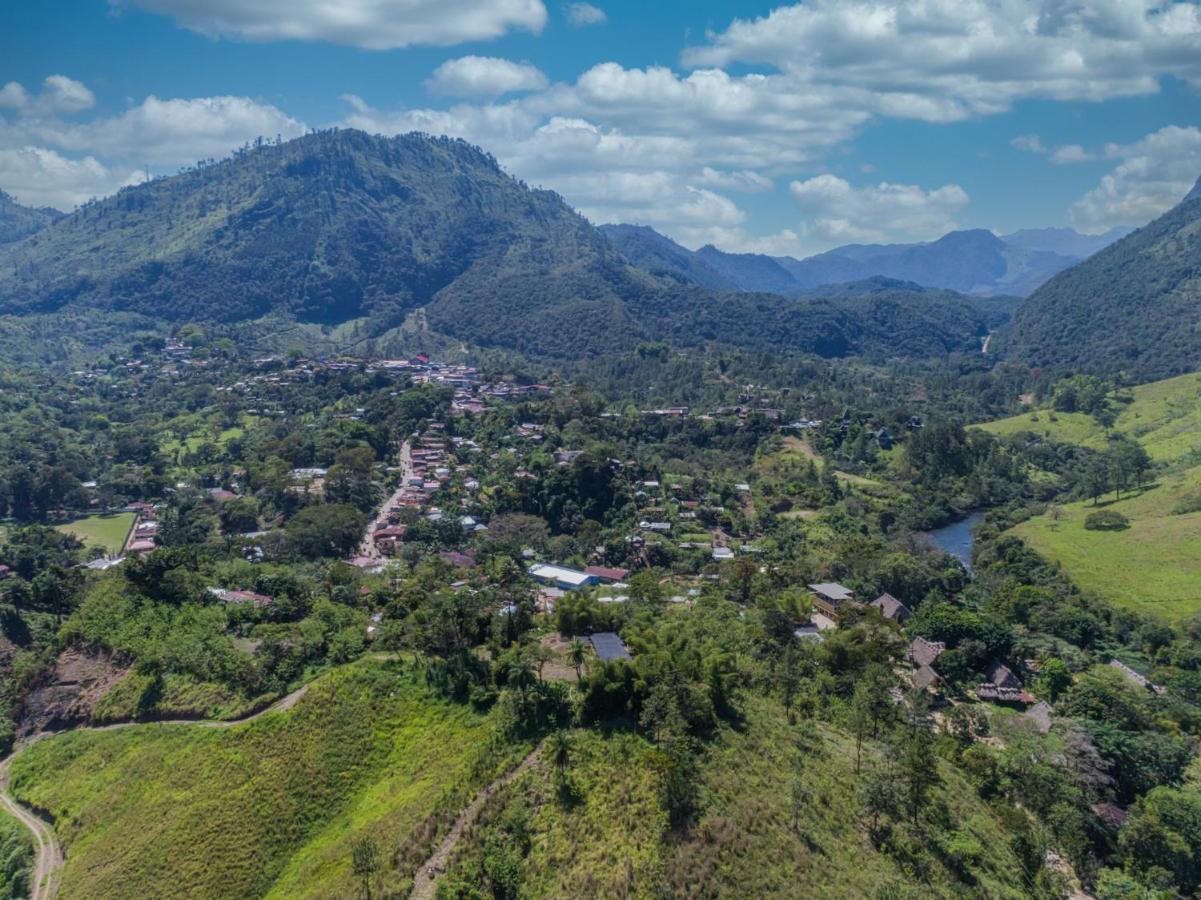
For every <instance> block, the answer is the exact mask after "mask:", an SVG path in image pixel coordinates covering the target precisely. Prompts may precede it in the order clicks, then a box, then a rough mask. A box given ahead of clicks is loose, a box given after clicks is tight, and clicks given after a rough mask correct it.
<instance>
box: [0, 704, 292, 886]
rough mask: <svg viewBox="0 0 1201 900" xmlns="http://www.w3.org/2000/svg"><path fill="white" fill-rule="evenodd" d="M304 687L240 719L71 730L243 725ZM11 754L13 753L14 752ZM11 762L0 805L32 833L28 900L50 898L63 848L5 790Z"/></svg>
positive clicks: (49, 828) (47, 826)
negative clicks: (33, 849)
mask: <svg viewBox="0 0 1201 900" xmlns="http://www.w3.org/2000/svg"><path fill="white" fill-rule="evenodd" d="M308 690H309V686H308V685H307V684H306V685H304V686H303V687H300V688H297V689H296V690H294V691H292V693H290V694H288V695H287V696H286V697H282V698H280V699H279V700H277V701H276V702H275V703H272V704H271V705H270V706H268V707H267V708H266V709H261V710H259V711H258V712H256V713H254V714H253V715H249V716H245V717H244V718H241V719H228V720H213V719H201V720H197V719H173V720H169V721H164V722H154V723H147V722H117V723H115V724H112V725H95V726H85V727H83V728H79V729H74V730H77V731H115V730H116V729H118V728H132V727H134V726H135V725H141V726H146V725H151V724H154V725H195V726H198V727H200V728H232V727H233V726H234V725H245V724H246V723H247V722H253V721H254V720H255V719H259V718H262V717H263V716H265V715H267V714H268V713H274V712H283V711H285V710H289V709H291V708H292V707H293V706H295V705H296V704H297V703H299V702H300V698H302V697H303V696H304V695H305V694H306V693H308ZM53 735H54V733H53V732H42V733H40V734H36V735H34V736H33V737H32V738H29V739H28V740H27V741H24V742H22V744H21V745H20V746H19V747H18V748H17V749H18V750H22V749H24V748H25V747H27V746H29V745H30V744H32V743H35V742H36V741H39V740H41V739H42V738H44V737H53ZM13 755H15V752H14V754H13ZM12 761H13V756H9V757H8V758H7V759H6V760H4V761H3V762H0V805H2V806H3V807H4V808H5V809H7V810H8V812H9V813H11V814H12V816H13V817H14V818H15V819H17V821H19V822H20V823H21V824H22V825H24V826H25V827H26V828H28V829H29V831H30V833H32V834H33V841H34V845H35V847H36V849H37V860H36V862H35V863H34V867H33V873H32V874H31V875H30V881H29V900H53V898H54V896H55V895H56V894H57V893H58V883H59V876H60V875H61V874H62V868H63V860H64V857H63V848H62V845H61V844H59V842H58V838H57V837H55V835H54V827H53V825H52V824H51V823H49V822H47V821H46V820H44V819H43V818H41V816H38V815H37V814H35V813H33V812H31V811H29V810H28V809H26V808H25V807H24V806H22V805H21V804H20V803H19V802H18V801H17V799H16V798H15V797H14V796H13V795H12V792H11V791H10V790H9V767H10V766H11V765H12Z"/></svg>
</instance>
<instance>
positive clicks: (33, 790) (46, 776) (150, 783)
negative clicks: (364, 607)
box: [12, 660, 522, 900]
mask: <svg viewBox="0 0 1201 900" xmlns="http://www.w3.org/2000/svg"><path fill="white" fill-rule="evenodd" d="M490 733H491V727H490V723H489V720H488V718H487V717H486V716H482V715H480V714H478V713H475V712H473V711H472V710H471V708H470V707H466V706H461V705H454V704H451V703H448V702H446V701H444V700H442V699H440V698H437V697H435V696H434V695H432V694H430V693H429V692H428V691H427V690H426V689H425V688H424V687H421V686H419V684H418V683H417V675H416V672H415V670H413V669H411V668H408V667H406V666H404V665H403V664H401V663H383V662H378V661H371V660H367V661H363V662H360V663H357V664H354V665H352V666H347V667H343V668H341V669H338V670H336V671H334V672H333V673H331V674H329V675H327V676H325V677H323V678H321V679H319V680H318V681H316V682H315V683H314V684H313V685H312V687H311V689H310V690H309V692H308V693H307V695H306V696H305V697H304V698H303V699H302V700H301V701H300V703H299V704H298V705H297V706H296V707H295V708H294V709H292V710H290V711H288V712H286V713H274V714H270V715H267V716H265V717H263V718H261V719H259V720H256V721H254V722H251V723H247V724H245V725H239V726H234V727H232V728H222V729H218V728H208V727H204V726H194V725H184V726H156V725H147V726H138V727H133V728H125V729H120V730H115V731H75V732H70V733H66V734H63V735H60V736H58V737H55V738H51V739H47V740H44V741H42V742H40V743H38V744H35V745H34V746H32V747H31V748H30V749H28V750H26V751H25V752H23V753H22V754H20V755H19V756H18V757H17V758H16V759H15V760H14V762H13V767H12V774H13V790H14V793H15V794H16V795H17V796H18V797H19V798H20V799H21V800H22V801H23V802H25V803H28V804H30V805H33V806H35V807H38V808H41V809H45V810H48V811H49V812H50V814H51V815H52V816H53V817H54V820H55V823H56V829H57V831H58V834H59V837H60V840H61V841H62V842H63V844H64V848H65V851H66V857H67V863H66V867H65V869H64V872H63V882H62V896H63V897H64V898H73V897H79V898H83V897H87V898H89V900H99V898H105V897H112V898H125V897H169V896H179V895H180V890H181V886H186V893H187V894H188V895H189V896H204V897H230V898H235V897H236V898H246V897H260V896H278V897H281V898H282V897H287V898H296V897H335V896H342V895H346V896H352V895H353V894H354V888H353V886H352V877H351V874H350V866H351V850H352V845H353V844H354V843H355V841H357V840H359V839H360V838H363V837H370V838H372V839H373V840H374V841H375V842H376V844H377V845H378V847H379V853H380V856H381V858H382V859H383V860H384V865H383V867H382V870H381V873H380V877H379V883H380V886H381V887H384V886H386V887H387V888H388V889H389V890H392V891H400V890H403V888H404V886H405V884H406V883H407V882H408V881H409V879H411V878H412V875H413V873H414V871H415V869H416V867H417V865H418V864H419V863H420V861H421V859H422V858H424V855H425V853H426V852H427V850H428V846H429V845H430V844H431V843H432V842H433V837H434V836H435V834H436V832H437V831H438V830H439V828H444V827H445V826H446V824H447V821H448V820H449V819H453V817H454V814H455V811H456V810H457V809H458V808H459V807H460V806H462V805H463V804H464V803H466V801H467V800H468V799H469V798H470V797H471V796H472V795H473V794H474V793H475V792H476V790H477V789H478V788H479V786H480V785H481V784H482V783H484V782H486V781H487V780H488V778H489V777H491V775H492V774H493V771H494V770H498V769H503V768H505V767H506V766H507V765H508V763H509V762H510V759H509V755H510V754H509V753H507V752H506V750H504V749H501V750H498V749H496V747H495V746H494V745H493V744H492V743H491V742H490V741H489V740H488V737H489V735H490ZM509 749H510V750H512V751H513V752H518V753H520V752H521V749H522V748H520V747H516V748H509Z"/></svg>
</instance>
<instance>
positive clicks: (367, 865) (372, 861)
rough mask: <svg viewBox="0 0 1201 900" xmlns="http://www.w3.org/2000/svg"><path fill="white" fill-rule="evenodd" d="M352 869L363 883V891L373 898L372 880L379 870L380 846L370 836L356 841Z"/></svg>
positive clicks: (352, 855)
mask: <svg viewBox="0 0 1201 900" xmlns="http://www.w3.org/2000/svg"><path fill="white" fill-rule="evenodd" d="M351 869H352V870H353V871H354V875H355V877H356V878H358V879H359V880H360V881H361V882H362V885H363V893H364V894H365V895H366V896H367V900H371V881H372V879H373V878H374V877H375V873H376V872H378V871H379V848H378V847H377V846H376V844H375V841H373V840H372V839H371V838H369V837H365V838H360V839H359V840H357V841H355V842H354V846H353V848H352V849H351Z"/></svg>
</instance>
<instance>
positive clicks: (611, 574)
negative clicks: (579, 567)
mask: <svg viewBox="0 0 1201 900" xmlns="http://www.w3.org/2000/svg"><path fill="white" fill-rule="evenodd" d="M584 572H585V573H586V574H588V575H595V576H596V577H597V578H601V579H608V580H610V581H621V580H622V579H624V578H625V577H626V576H627V575H629V574H630V570H629V569H616V568H612V569H611V568H609V567H608V566H588V568H586V569H584Z"/></svg>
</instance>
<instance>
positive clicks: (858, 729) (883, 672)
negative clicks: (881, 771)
mask: <svg viewBox="0 0 1201 900" xmlns="http://www.w3.org/2000/svg"><path fill="white" fill-rule="evenodd" d="M889 682H890V679H889V677H888V670H887V669H885V668H884V667H883V666H880V665H875V664H873V665H870V666H868V667H867V669H866V670H864V673H863V675H862V676H861V677H860V678H859V679H858V680H857V681H856V682H855V690H854V693H853V694H852V695H851V707H850V720H851V731H852V733H853V734H854V735H855V771H856V773H858V771H859V767H860V763H861V760H862V757H863V740H864V738H866V737H868V736H869V735H872V736H874V735H875V734H876V733H877V731H878V730H879V725H880V720H881V718H882V717H883V716H884V715H885V714H886V713H887V712H888V710H889V709H890V708H891V704H890V699H891V698H890V696H889V693H888V687H889Z"/></svg>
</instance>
